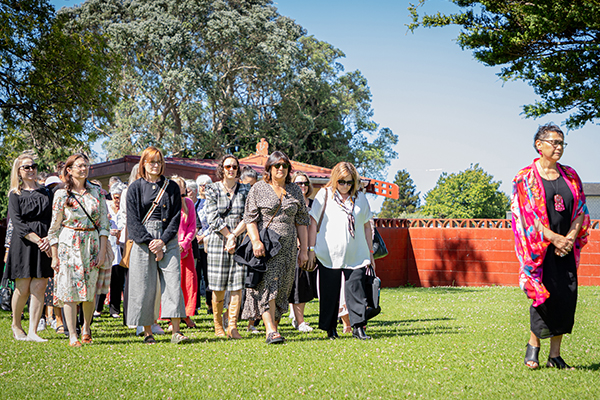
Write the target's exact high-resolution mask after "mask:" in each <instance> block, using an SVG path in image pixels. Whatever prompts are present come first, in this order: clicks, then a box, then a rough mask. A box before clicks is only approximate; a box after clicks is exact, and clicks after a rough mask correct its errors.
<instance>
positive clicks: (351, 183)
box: [337, 179, 354, 186]
mask: <svg viewBox="0 0 600 400" xmlns="http://www.w3.org/2000/svg"><path fill="white" fill-rule="evenodd" d="M337 183H338V185H340V186H343V185H348V186H352V185H353V184H354V181H345V180H343V179H340V180H339V181H338V182H337Z"/></svg>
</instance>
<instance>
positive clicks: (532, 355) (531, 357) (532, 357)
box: [525, 343, 550, 369]
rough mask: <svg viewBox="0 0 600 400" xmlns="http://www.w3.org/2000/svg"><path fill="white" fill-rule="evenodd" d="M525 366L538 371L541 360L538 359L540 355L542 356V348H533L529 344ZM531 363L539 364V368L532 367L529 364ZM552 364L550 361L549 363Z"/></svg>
mask: <svg viewBox="0 0 600 400" xmlns="http://www.w3.org/2000/svg"><path fill="white" fill-rule="evenodd" d="M525 349H526V350H525V365H527V367H529V368H531V369H537V368H539V366H540V360H539V358H538V356H539V354H540V348H539V347H533V346H532V345H530V344H529V343H527V347H526V348H525ZM529 362H534V363H536V364H537V366H535V367H532V366H531V365H529V364H527V363H529ZM548 362H550V361H548Z"/></svg>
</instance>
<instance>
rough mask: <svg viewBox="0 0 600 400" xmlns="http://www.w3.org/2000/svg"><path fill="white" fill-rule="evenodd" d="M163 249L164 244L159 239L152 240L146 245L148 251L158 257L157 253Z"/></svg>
mask: <svg viewBox="0 0 600 400" xmlns="http://www.w3.org/2000/svg"><path fill="white" fill-rule="evenodd" d="M163 247H165V242H163V241H162V240H161V239H153V240H152V241H151V242H150V244H149V245H148V249H149V250H150V251H151V252H153V253H154V254H156V255H158V252H159V251H161V252H162V249H163ZM161 258H162V257H161Z"/></svg>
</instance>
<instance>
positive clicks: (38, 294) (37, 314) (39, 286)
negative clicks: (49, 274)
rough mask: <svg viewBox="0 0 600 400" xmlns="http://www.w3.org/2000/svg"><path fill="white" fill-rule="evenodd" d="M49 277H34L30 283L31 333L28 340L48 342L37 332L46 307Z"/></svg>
mask: <svg viewBox="0 0 600 400" xmlns="http://www.w3.org/2000/svg"><path fill="white" fill-rule="evenodd" d="M47 283H48V278H33V279H31V283H30V285H29V288H30V292H31V300H30V301H29V333H28V335H27V340H29V341H32V342H47V340H46V339H42V338H41V337H39V336H38V334H37V327H38V323H39V322H40V318H41V316H42V311H43V309H44V292H45V291H46V284H47Z"/></svg>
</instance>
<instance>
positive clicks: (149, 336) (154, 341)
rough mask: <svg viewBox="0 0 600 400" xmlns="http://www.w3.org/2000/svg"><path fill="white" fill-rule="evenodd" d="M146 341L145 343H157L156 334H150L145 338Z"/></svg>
mask: <svg viewBox="0 0 600 400" xmlns="http://www.w3.org/2000/svg"><path fill="white" fill-rule="evenodd" d="M144 343H145V344H156V339H154V336H152V335H148V336H146V337H145V338H144Z"/></svg>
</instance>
